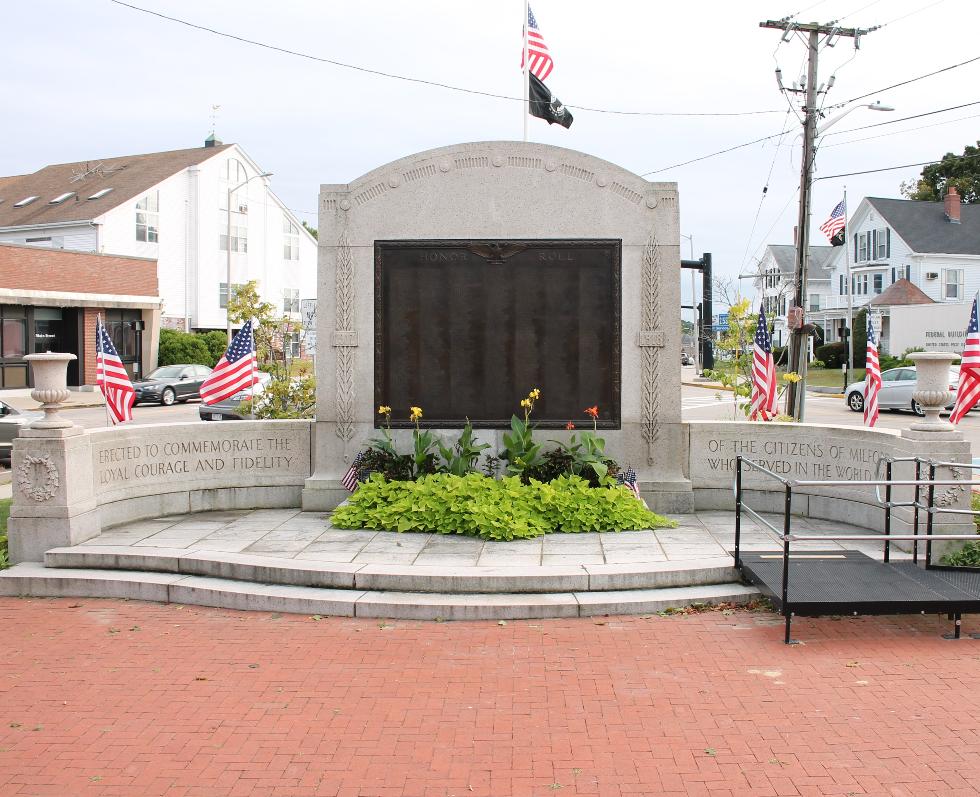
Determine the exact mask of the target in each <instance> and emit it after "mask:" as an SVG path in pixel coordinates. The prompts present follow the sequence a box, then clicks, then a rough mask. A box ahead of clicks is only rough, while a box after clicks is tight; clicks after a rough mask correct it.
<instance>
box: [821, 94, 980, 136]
mask: <svg viewBox="0 0 980 797" xmlns="http://www.w3.org/2000/svg"><path fill="white" fill-rule="evenodd" d="M973 105H980V100H974V101H973V102H965V103H963V104H962V105H951V106H950V107H949V108H939V109H938V110H935V111H926V112H925V113H917V114H913V115H912V116H903V117H902V118H901V119H889V120H888V121H886V122H875V123H874V124H870V125H862V126H861V127H849V128H848V129H847V130H837V131H835V132H833V133H824V135H823V136H821V138H826V137H827V136H839V135H841V134H842V133H855V132H857V131H858V130H868V129H870V128H872V127H884V126H885V125H894V124H897V123H898V122H907V121H909V120H910V119H921V118H922V117H923V116H935V115H936V114H937V113H947V112H949V111H958V110H959V109H960V108H969V107H970V106H973Z"/></svg>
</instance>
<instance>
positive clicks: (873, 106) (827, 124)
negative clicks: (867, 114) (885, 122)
mask: <svg viewBox="0 0 980 797" xmlns="http://www.w3.org/2000/svg"><path fill="white" fill-rule="evenodd" d="M858 108H868V109H869V110H872V111H894V110H895V109H894V108H892V107H891V106H890V105H882V104H881V103H880V102H872V103H868V104H866V105H852V106H851V107H850V108H847V109H845V110H843V111H841V112H840V113H839V114H837V116H832V117H831V118H830V119H828V120H827V121H826V122H824V123H823V125H822V126H821V127H819V128H817V136H818V137H819V136H822V135H824V133H826V132H827V130H829V129H830V128H831V127H833V126H834V125H835V124H837V123H838V122H839V121H840V120H841V119H843V118H844V117H845V116H847V115H848V114H849V113H851V112H852V111H856V110H857V109H858Z"/></svg>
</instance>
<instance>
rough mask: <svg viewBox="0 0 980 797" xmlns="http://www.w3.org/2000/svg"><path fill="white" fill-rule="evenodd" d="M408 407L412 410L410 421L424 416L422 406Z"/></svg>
mask: <svg viewBox="0 0 980 797" xmlns="http://www.w3.org/2000/svg"><path fill="white" fill-rule="evenodd" d="M408 409H409V411H410V412H411V415H410V416H409V420H410V421H417V420H419V419H420V418H421V417H422V408H421V407H409V408H408Z"/></svg>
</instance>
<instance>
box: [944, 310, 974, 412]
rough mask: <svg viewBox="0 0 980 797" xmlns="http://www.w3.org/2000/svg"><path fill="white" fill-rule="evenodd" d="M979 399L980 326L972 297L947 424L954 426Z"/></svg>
mask: <svg viewBox="0 0 980 797" xmlns="http://www.w3.org/2000/svg"><path fill="white" fill-rule="evenodd" d="M978 399H980V325H978V323H977V297H976V296H974V297H973V310H971V311H970V326H969V327H968V328H967V330H966V343H964V344H963V356H962V357H961V358H960V381H959V385H958V386H957V388H956V404H955V405H953V412H952V414H951V415H950V416H949V422H950V423H953V424H956V423H959V422H960V421H962V420H963V418H964V417H965V416H966V414H967V413H968V412H969V411H970V410H972V409H973V408H974V406H976V403H977V400H978Z"/></svg>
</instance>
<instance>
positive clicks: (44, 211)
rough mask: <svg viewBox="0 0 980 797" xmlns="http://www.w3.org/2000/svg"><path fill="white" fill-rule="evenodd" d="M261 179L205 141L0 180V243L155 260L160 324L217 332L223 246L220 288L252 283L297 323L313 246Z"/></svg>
mask: <svg viewBox="0 0 980 797" xmlns="http://www.w3.org/2000/svg"><path fill="white" fill-rule="evenodd" d="M263 175H264V170H263V169H262V168H261V167H260V166H259V165H258V164H256V163H255V162H254V161H253V160H252V159H251V158H250V157H249V156H248V155H247V154H246V153H245V151H244V150H243V149H242V148H241V147H240V146H238V145H237V144H222V143H221V142H220V141H216V140H215V139H214V137H213V136H211V137H209V138H208V140H207V141H206V142H205V144H204V146H203V147H199V148H194V149H184V150H175V151H171V152H156V153H151V154H146V155H127V156H122V157H115V158H101V159H93V160H90V161H82V162H78V163H63V164H57V165H51V166H46V167H44V168H43V169H40V170H39V171H36V172H34V173H33V174H25V175H19V176H15V177H0V242H11V243H21V244H30V245H34V246H46V247H52V248H62V249H73V250H78V251H84V252H98V253H105V254H113V255H129V256H136V257H144V258H152V259H155V260H156V261H157V263H158V277H159V290H160V297H161V298H162V300H163V307H162V311H161V325H162V326H163V327H166V328H172V329H184V330H192V329H193V330H208V329H224V328H225V325H226V314H225V309H224V308H225V306H226V299H227V284H226V283H227V281H228V280H227V277H226V273H227V261H228V250H229V244H230V249H231V274H232V277H231V282H232V284H233V285H237V284H242V283H245V282H247V281H249V280H257V282H258V285H259V291H260V293H261V295H262V298H263V299H264V300H265V301H268V302H271V303H273V304H274V305H275V306H276V308H277V310H278V311H280V312H282V313H288V314H290V315H291V316H295V318H296V319H297V320H298V319H299V312H300V300H301V299H312V298H315V297H316V240H315V239H314V238H313V237H312V236H311V235H310V234H309V233H308V232H307V231H306V230H305V229H304V228H303V226H302V224H301V223H300V221H299V219H297V218H296V216H295V215H294V214H293V213H292V212H291V211H290V210H289V209H288V208H287V207H286V206H285V205H284V204H283V203H282V201H281V200H280V199H279V198H278V197H277V196H276V195H275V194H274V193H272V190H271V188H270V180H269V177H268V176H263ZM246 181H247V182H246ZM243 183H244V185H242V184H243ZM236 187H237V188H236ZM230 189H235V190H234V191H233V192H232V193H231V194H230V198H231V214H230V225H229V213H228V199H229V191H230ZM229 226H230V230H229V229H228V228H229Z"/></svg>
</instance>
